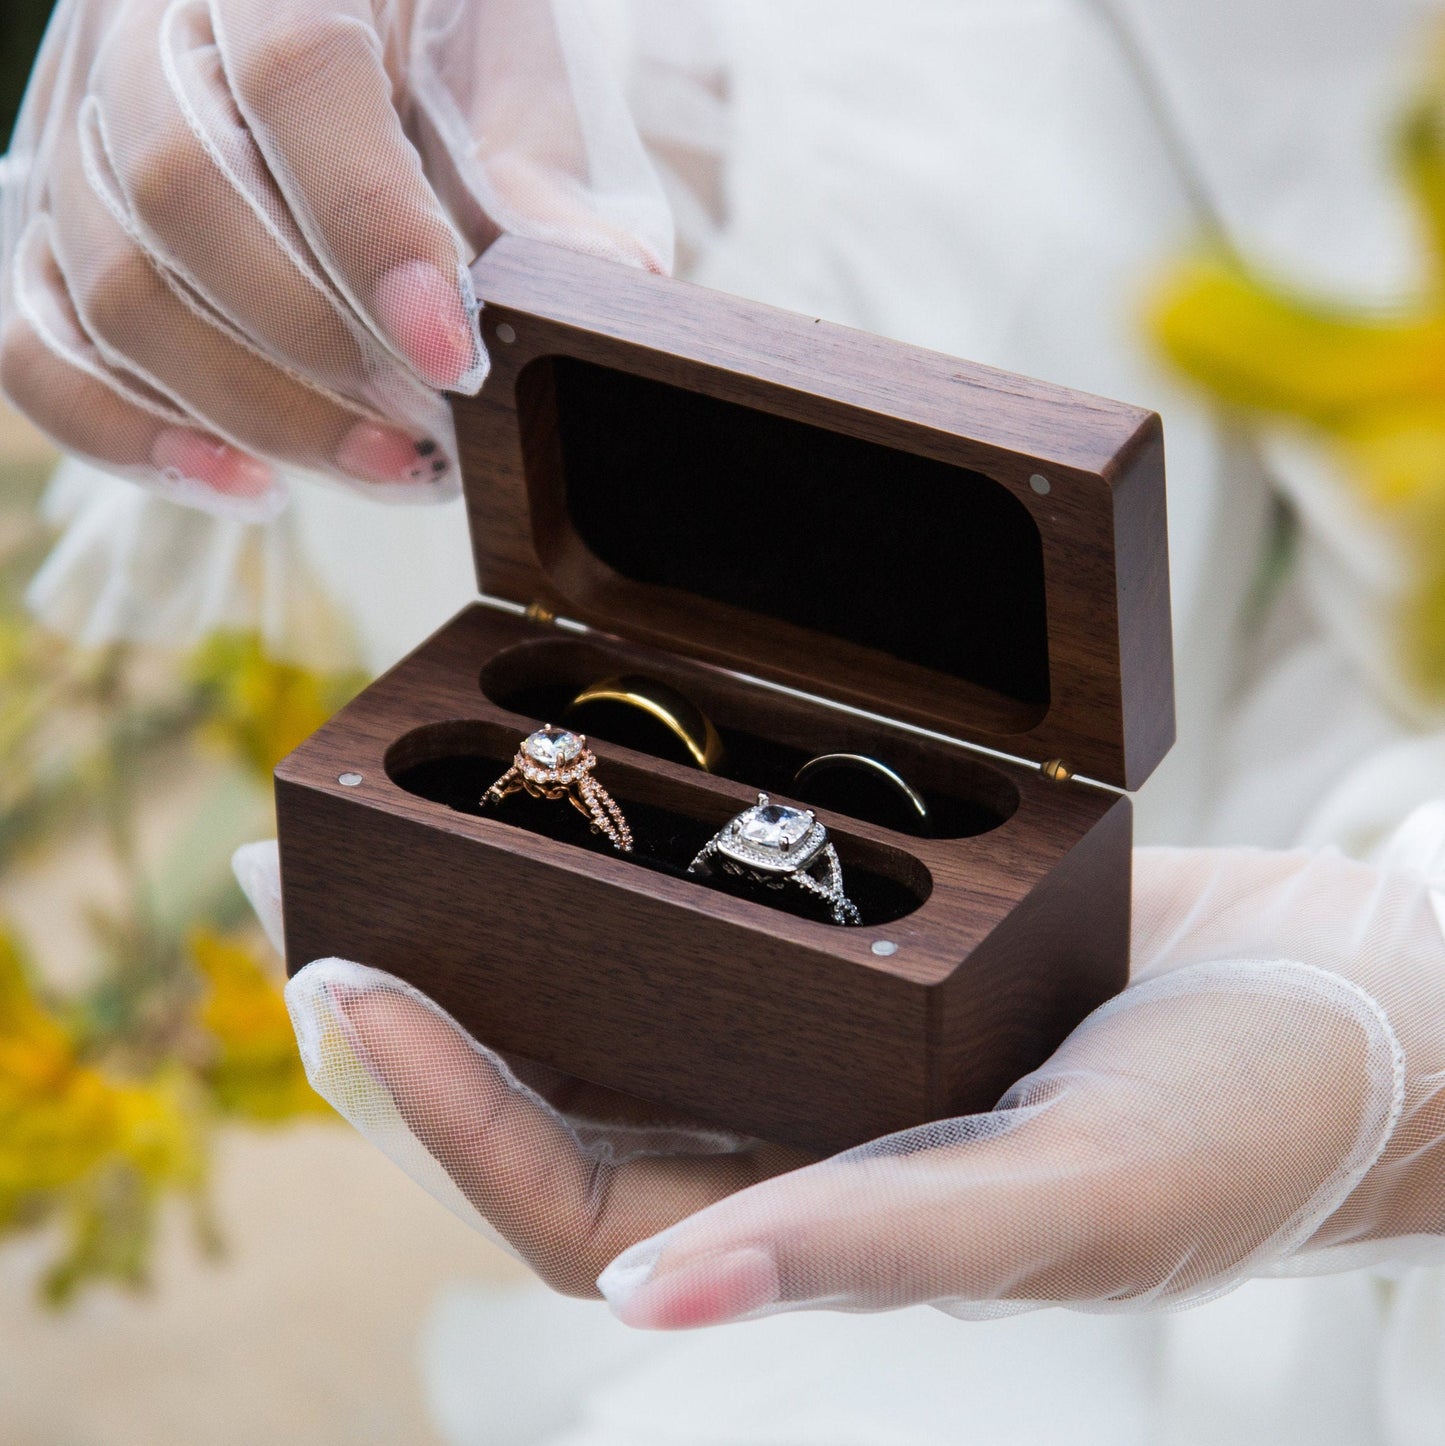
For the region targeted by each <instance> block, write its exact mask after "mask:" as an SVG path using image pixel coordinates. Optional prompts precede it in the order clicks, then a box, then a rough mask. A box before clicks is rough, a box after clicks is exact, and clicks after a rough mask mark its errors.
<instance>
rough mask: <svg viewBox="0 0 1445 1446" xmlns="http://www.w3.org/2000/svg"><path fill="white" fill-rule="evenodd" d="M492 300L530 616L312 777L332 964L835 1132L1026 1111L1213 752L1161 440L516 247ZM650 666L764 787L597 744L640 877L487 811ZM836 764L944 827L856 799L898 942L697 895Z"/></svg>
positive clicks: (307, 940) (494, 536)
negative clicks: (731, 849)
mask: <svg viewBox="0 0 1445 1446" xmlns="http://www.w3.org/2000/svg"><path fill="white" fill-rule="evenodd" d="M475 276H476V285H477V293H478V295H479V296H481V297H482V298H483V299H484V302H485V311H484V313H483V325H484V334H485V337H486V341H487V346H488V349H489V350H490V352H491V355H492V358H493V373H492V376H491V378H490V380H489V381H488V383H487V385H486V387H485V388H484V389H483V391H482V394H481V395H480V396H479V397H477V398H475V399H463V400H460V401H458V402H457V403H456V407H455V411H456V422H457V430H458V437H459V443H460V448H461V459H462V469H463V476H464V483H465V490H466V495H467V503H468V511H469V523H470V528H471V535H472V539H473V547H474V551H475V555H476V563H477V574H478V579H479V582H480V586H481V591H482V593H483V595H484V598H489V599H490V600H487V601H482V602H479V603H477V604H475V605H473V606H471V607H469V608H467V609H466V610H465V611H463V612H462V613H461V614H460V615H459V616H458V617H456V618H454V619H453V620H452V621H451V622H449V623H447V624H446V625H445V626H444V627H443V628H442V629H441V630H440V631H439V632H437V633H436V634H435V635H434V636H433V637H431V638H430V639H428V640H427V641H426V642H425V643H423V644H422V645H421V646H420V647H419V648H418V649H417V650H416V651H415V652H414V653H412V654H411V655H410V656H409V657H407V658H406V659H404V660H403V661H402V662H401V663H399V664H397V666H396V667H394V668H393V669H392V670H391V671H390V672H389V673H387V674H386V675H385V676H384V677H383V678H381V679H380V681H378V682H377V683H375V684H374V685H373V686H372V687H370V688H368V689H367V690H366V691H365V692H364V693H362V694H361V695H360V696H359V697H358V698H357V699H356V700H355V701H354V702H352V703H351V704H350V705H349V706H348V707H346V708H345V709H344V710H343V711H342V712H341V713H339V714H338V715H337V716H336V717H335V718H333V719H332V720H331V721H330V722H328V723H327V724H326V725H325V726H324V727H323V728H321V729H320V731H319V732H317V733H316V734H315V735H313V736H312V737H311V738H310V739H309V740H308V741H307V742H306V743H304V744H303V745H302V746H301V747H300V748H298V749H297V750H296V751H295V752H294V753H292V754H291V755H290V757H288V758H287V759H285V760H284V761H283V762H282V764H281V765H280V767H279V768H278V769H277V772H276V801H277V810H278V815H279V830H280V840H281V870H282V884H283V901H284V908H285V921H286V952H287V958H288V960H289V961H290V966H291V968H292V969H293V970H294V969H298V968H300V967H301V966H302V965H304V964H305V963H307V962H308V961H310V960H313V959H317V958H322V957H327V956H340V957H343V958H347V959H354V960H359V961H362V962H364V963H366V964H370V965H373V966H375V967H377V968H379V969H384V970H387V971H388V972H390V973H392V974H395V975H398V976H400V977H401V978H403V979H407V980H409V981H411V982H412V983H413V984H415V985H416V986H417V987H418V988H420V989H421V990H423V991H424V992H425V993H426V994H428V995H430V996H431V997H432V998H433V999H435V1000H436V1001H437V1003H438V1004H440V1005H441V1006H442V1007H443V1008H444V1009H446V1010H447V1011H449V1012H450V1013H451V1014H452V1015H453V1016H454V1017H455V1018H456V1019H457V1020H458V1021H460V1022H461V1023H462V1024H463V1025H464V1026H465V1027H466V1028H467V1029H469V1030H471V1031H472V1032H473V1033H474V1034H475V1035H476V1037H477V1038H478V1039H480V1040H482V1041H483V1042H484V1043H486V1044H488V1045H490V1046H491V1047H493V1048H495V1049H497V1050H500V1051H503V1052H504V1053H507V1054H511V1055H517V1056H522V1057H525V1058H528V1059H531V1060H535V1061H539V1062H541V1063H543V1064H546V1065H550V1066H553V1067H555V1068H556V1069H559V1070H561V1071H564V1072H565V1073H566V1074H568V1075H571V1076H574V1077H579V1078H581V1079H583V1080H587V1081H590V1082H592V1083H594V1084H598V1085H602V1086H607V1087H610V1088H612V1089H615V1090H618V1091H622V1092H624V1093H626V1094H629V1095H632V1096H637V1097H640V1098H641V1099H643V1100H647V1101H653V1102H658V1103H660V1104H662V1105H665V1106H667V1107H670V1108H673V1109H676V1110H679V1111H682V1112H685V1113H686V1114H687V1115H690V1116H692V1117H694V1118H696V1119H698V1120H700V1121H704V1122H707V1123H709V1124H711V1125H715V1126H719V1127H722V1128H724V1129H727V1130H731V1131H736V1132H739V1133H742V1134H747V1135H754V1136H758V1137H761V1138H766V1139H771V1140H776V1141H780V1142H785V1143H789V1144H794V1145H799V1146H802V1147H804V1148H807V1149H810V1150H815V1151H821V1152H831V1151H835V1150H839V1149H842V1148H844V1147H847V1146H851V1145H856V1144H858V1143H860V1142H862V1141H864V1140H868V1139H872V1138H874V1137H876V1136H878V1135H882V1134H886V1133H888V1132H890V1131H894V1130H899V1129H903V1128H905V1127H908V1126H912V1125H916V1124H919V1123H921V1122H924V1121H927V1120H930V1119H937V1118H943V1117H949V1116H952V1115H956V1114H960V1113H965V1112H972V1111H978V1110H986V1109H989V1108H990V1107H992V1106H993V1105H994V1103H995V1102H996V1101H997V1100H998V1098H999V1096H1000V1095H1001V1094H1002V1093H1003V1091H1004V1090H1005V1089H1007V1087H1008V1086H1009V1085H1010V1084H1011V1083H1012V1082H1013V1081H1014V1080H1016V1079H1017V1078H1018V1077H1019V1076H1020V1075H1022V1074H1025V1073H1026V1072H1028V1071H1029V1070H1031V1069H1033V1068H1034V1067H1036V1066H1037V1065H1038V1064H1040V1063H1041V1062H1042V1061H1043V1060H1044V1059H1045V1058H1046V1057H1047V1056H1048V1055H1049V1054H1050V1053H1051V1052H1052V1051H1053V1050H1054V1049H1055V1047H1056V1046H1057V1045H1058V1044H1059V1042H1060V1041H1061V1040H1062V1039H1063V1038H1064V1036H1065V1035H1066V1034H1068V1032H1069V1031H1070V1030H1071V1029H1072V1028H1073V1027H1074V1025H1075V1024H1077V1023H1078V1021H1079V1020H1080V1019H1082V1018H1083V1016H1084V1015H1085V1014H1087V1013H1088V1012H1089V1011H1090V1010H1092V1009H1094V1008H1095V1007H1096V1006H1097V1005H1099V1004H1100V1003H1102V1002H1103V1001H1104V1000H1106V999H1107V998H1109V997H1110V996H1111V995H1113V994H1114V993H1116V992H1117V991H1118V990H1119V989H1121V988H1122V987H1123V985H1124V983H1125V981H1126V979H1127V977H1128V966H1129V899H1130V846H1131V833H1132V815H1131V805H1130V802H1129V799H1128V797H1127V796H1126V795H1125V794H1124V793H1123V792H1120V791H1118V790H1122V789H1127V788H1134V787H1137V786H1138V784H1139V783H1141V782H1142V781H1143V780H1144V779H1145V778H1146V777H1147V776H1148V774H1149V773H1150V772H1151V770H1152V769H1153V768H1154V767H1155V765H1156V764H1157V763H1158V762H1159V760H1160V759H1161V758H1162V757H1163V755H1164V754H1165V752H1166V751H1167V750H1168V748H1169V746H1170V744H1171V743H1172V741H1173V684H1172V671H1171V647H1170V620H1169V579H1168V557H1167V541H1166V529H1165V499H1164V458H1163V441H1162V432H1161V427H1160V423H1159V419H1158V417H1157V416H1155V415H1154V414H1152V413H1150V412H1146V411H1141V410H1138V409H1136V408H1133V407H1127V406H1123V405H1120V404H1118V403H1115V402H1109V401H1103V400H1100V399H1098V398H1095V397H1090V396H1085V395H1082V394H1080V393H1077V392H1072V391H1067V390H1064V389H1061V388H1058V387H1053V386H1048V385H1044V384H1042V383H1039V382H1035V381H1031V380H1027V379H1024V378H1020V377H1016V376H1011V375H1008V374H1005V373H1001V372H997V371H992V370H989V369H987V368H983V367H979V366H975V365H973V364H970V363H967V362H961V361H957V360H954V359H952V358H949V357H945V356H941V355H938V354H936V353H932V352H926V351H922V350H919V349H916V348H913V347H908V346H903V345H899V344H897V343H895V342H891V341H886V340H882V339H879V338H877V337H873V336H868V335H864V334H862V333H859V332H854V331H850V330H846V329H843V328H840V327H836V326H832V325H828V324H826V323H823V322H819V321H814V320H813V319H812V318H809V317H801V316H794V315H791V314H787V313H782V312H779V311H776V310H773V309H771V308H768V307H764V306H760V305H755V304H753V303H751V302H747V301H742V300H738V299H737V298H734V297H731V296H724V295H719V294H716V293H713V292H709V291H706V290H704V289H702V288H699V287H695V286H691V285H688V284H686V283H683V282H677V281H672V280H669V279H666V278H663V277H658V276H653V275H648V274H645V273H643V272H640V271H634V270H630V269H627V268H623V267H620V266H616V265H613V264H611V263H607V262H604V261H599V260H595V259H591V258H586V257H581V256H577V255H574V254H572V253H570V252H565V251H561V250H557V249H554V248H551V247H547V246H544V245H541V244H539V243H535V242H529V241H524V240H521V239H518V238H513V237H504V238H503V239H501V240H499V241H497V242H496V243H495V244H494V245H493V246H492V247H491V249H490V250H488V251H487V252H486V253H485V255H483V257H482V258H481V259H480V261H479V262H478V263H477V266H476V269H475ZM508 603H510V605H511V606H510V607H509V606H508ZM524 609H525V611H524ZM558 620H574V621H573V622H571V623H569V622H566V621H558ZM577 624H582V625H585V626H582V627H579V626H577ZM616 673H643V674H650V675H652V676H655V677H658V678H661V679H664V680H665V681H667V682H669V683H671V684H673V685H674V686H675V687H678V688H680V689H681V690H682V691H683V692H685V693H687V694H688V695H690V696H691V697H692V698H693V699H694V701H696V702H697V703H698V704H699V705H700V706H701V707H702V708H703V709H704V710H705V711H707V712H708V713H709V714H710V715H711V717H712V719H713V721H714V722H715V723H716V725H717V727H718V729H719V731H720V732H721V733H722V735H723V737H724V739H725V741H726V742H727V744H728V746H729V752H730V757H731V763H730V765H729V767H728V769H727V770H726V771H725V772H724V774H723V775H721V776H709V775H707V774H704V773H702V772H700V771H699V770H697V769H695V768H692V767H688V766H684V765H683V764H681V763H675V762H672V761H669V760H668V759H665V758H662V757H659V756H653V755H650V754H647V753H644V752H640V751H636V750H634V749H632V748H628V747H624V746H621V745H619V744H616V743H614V742H611V741H609V740H608V739H607V738H605V737H600V736H597V735H596V734H593V735H592V736H591V737H590V743H591V746H592V747H593V749H594V751H595V753H596V755H597V758H598V768H597V776H598V779H599V781H601V782H602V783H604V784H605V785H606V787H607V788H608V789H609V790H610V791H611V792H612V794H613V795H614V796H615V797H616V798H617V800H618V801H619V803H621V805H622V807H623V808H624V809H625V810H626V811H627V813H628V816H629V818H630V820H631V822H632V827H633V830H634V833H636V834H637V835H638V850H637V854H636V856H635V857H624V856H620V855H618V854H616V853H615V852H614V851H613V850H612V849H611V848H610V847H609V846H608V844H607V843H606V841H605V840H603V839H598V838H595V837H593V836H592V835H590V834H589V833H588V831H587V828H586V824H585V821H584V820H582V819H581V818H580V815H578V814H577V813H576V812H575V811H574V810H572V809H570V808H568V807H567V806H566V804H565V803H552V804H547V803H543V802H540V801H536V800H532V799H528V798H526V797H525V796H517V797H515V798H512V799H508V800H507V801H506V803H504V804H502V805H500V806H497V807H490V808H488V809H486V810H482V809H480V808H479V806H478V800H479V799H480V797H481V794H482V791H483V790H484V789H485V788H486V786H487V785H488V784H489V783H490V782H492V781H493V780H494V779H495V778H496V777H497V776H498V775H499V774H501V773H502V772H503V771H504V770H505V768H506V767H507V766H508V765H509V763H510V761H511V759H512V756H513V754H514V752H515V750H516V748H517V745H518V743H519V742H520V740H521V739H522V737H523V736H524V735H525V734H527V733H528V732H529V731H531V729H533V728H534V727H536V726H539V725H540V724H541V723H543V722H557V721H559V715H560V713H561V711H562V709H563V707H564V705H565V703H566V701H567V700H568V699H569V698H571V697H572V696H573V695H574V694H575V693H576V692H577V691H578V690H580V689H581V688H582V687H583V686H584V685H586V684H587V683H590V682H593V681H595V680H597V679H598V678H600V677H604V676H606V675H608V674H616ZM829 751H849V752H859V753H866V754H872V755H874V756H876V757H879V758H881V759H884V760H885V761H887V762H888V763H889V764H891V765H892V766H893V767H894V768H896V769H897V770H899V771H900V772H901V773H902V774H903V775H904V776H905V777H906V778H907V779H908V780H909V781H910V782H911V783H912V785H913V786H914V787H915V788H916V789H918V790H919V791H921V792H922V793H923V794H924V795H925V796H926V797H927V798H928V799H929V801H930V804H931V805H932V807H933V808H934V810H935V812H936V814H937V815H938V818H939V828H938V833H939V834H940V835H941V836H939V837H934V838H929V839H920V838H914V837H911V836H907V835H904V834H900V833H894V832H892V831H890V830H889V829H887V828H884V827H880V826H878V825H876V824H874V823H870V822H868V821H867V820H866V819H860V818H853V817H848V816H846V815H844V814H841V813H837V812H830V811H827V810H820V811H819V816H820V817H821V818H822V820H823V822H824V823H825V824H826V825H827V827H828V829H829V831H830V833H831V835H832V838H833V840H834V842H835V843H836V845H837V848H838V851H839V854H840V856H841V858H842V862H843V867H844V873H845V880H846V882H847V885H848V889H849V892H850V894H852V896H853V897H854V899H855V901H856V902H857V903H858V904H859V907H860V909H862V911H863V913H864V923H863V925H862V926H861V927H839V926H836V925H834V924H831V923H829V922H827V921H826V920H825V918H823V917H821V916H818V915H816V914H812V913H808V912H807V910H806V907H805V906H806V902H807V901H806V899H801V891H799V895H800V902H798V903H791V902H790V901H791V900H792V891H779V892H778V893H776V894H772V895H768V896H766V897H762V896H758V897H754V896H744V895H742V894H739V893H738V892H736V891H726V890H723V889H719V888H716V887H712V886H710V885H708V884H706V883H703V882H699V881H698V880H696V879H693V878H689V877H688V876H687V874H686V872H685V870H686V865H687V863H688V861H690V859H691V858H692V856H693V854H694V853H695V851H696V850H697V849H698V848H699V847H700V846H701V845H702V844H703V843H704V842H705V841H706V840H707V839H708V838H709V837H710V836H711V835H712V834H713V833H714V832H715V831H716V830H717V829H718V828H719V827H721V825H722V824H723V823H725V822H726V821H727V820H728V819H729V818H730V817H731V816H732V815H734V814H735V813H737V812H739V811H740V810H742V809H744V808H746V807H748V806H749V805H751V804H752V803H753V802H755V800H756V797H757V794H758V792H759V790H767V791H768V792H769V793H770V794H772V795H773V796H774V797H781V798H783V799H785V800H786V799H788V797H789V794H788V788H787V784H788V781H789V780H790V779H791V777H792V774H793V772H794V770H795V769H796V767H797V766H798V765H799V764H800V763H801V762H802V761H803V760H804V759H806V758H807V757H809V756H810V755H812V754H815V753H821V752H829ZM1001 755H1007V756H1001ZM1051 761H1052V762H1051ZM1041 765H1047V766H1042V767H1041ZM357 775H359V780H358V778H357ZM1070 775H1072V777H1071V776H1070ZM1085 778H1087V779H1092V780H1096V781H1097V782H1093V783H1090V782H1085V781H1082V780H1083V779H1085ZM343 780H344V781H343Z"/></svg>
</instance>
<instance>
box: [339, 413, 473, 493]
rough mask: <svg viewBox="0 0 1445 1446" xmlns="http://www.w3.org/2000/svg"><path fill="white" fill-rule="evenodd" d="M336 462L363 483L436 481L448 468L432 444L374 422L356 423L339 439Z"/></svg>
mask: <svg viewBox="0 0 1445 1446" xmlns="http://www.w3.org/2000/svg"><path fill="white" fill-rule="evenodd" d="M336 462H337V465H338V466H339V467H340V468H341V470H342V471H343V472H346V473H348V474H349V475H350V476H352V477H359V478H361V479H362V480H363V481H366V482H436V481H439V480H440V479H441V478H442V477H443V476H444V475H445V473H446V472H447V470H448V468H449V467H450V465H451V464H450V463H449V462H448V461H447V459H446V457H445V455H444V454H443V453H442V450H441V448H440V447H438V446H437V444H436V443H435V442H431V441H418V440H417V439H416V438H415V437H409V436H408V435H407V434H406V433H405V432H398V431H395V430H394V429H392V428H391V427H381V426H378V425H377V424H376V423H375V422H358V423H357V424H356V426H354V427H353V428H352V429H351V430H350V431H349V432H348V433H347V434H346V436H345V437H343V438H342V440H341V445H340V446H339V447H338V448H337V449H336Z"/></svg>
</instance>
